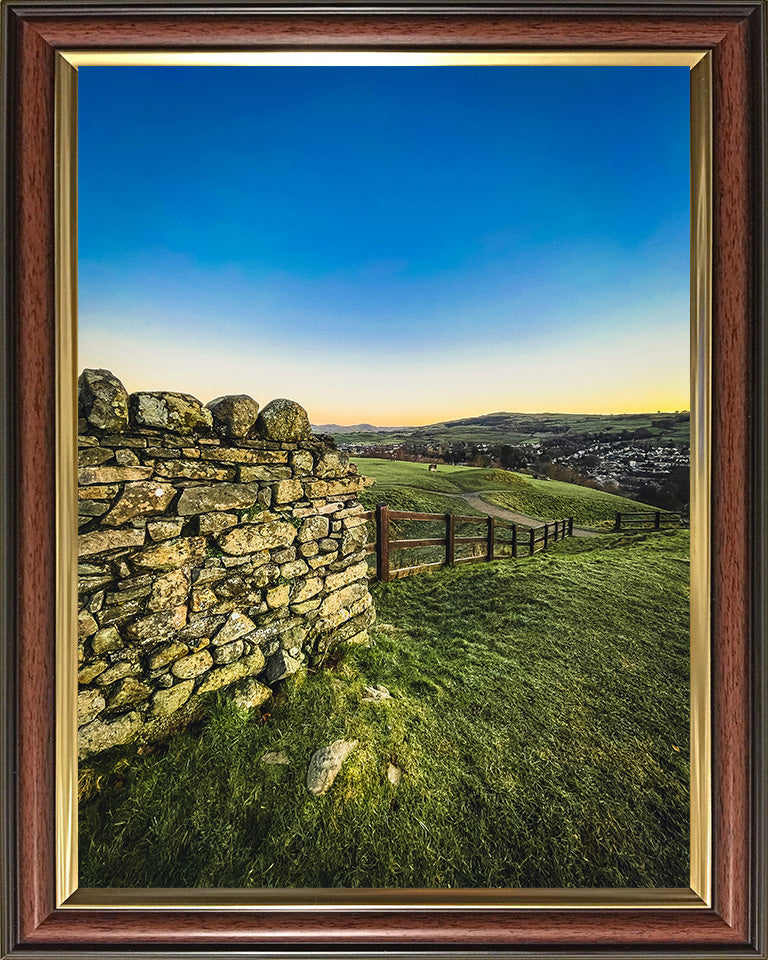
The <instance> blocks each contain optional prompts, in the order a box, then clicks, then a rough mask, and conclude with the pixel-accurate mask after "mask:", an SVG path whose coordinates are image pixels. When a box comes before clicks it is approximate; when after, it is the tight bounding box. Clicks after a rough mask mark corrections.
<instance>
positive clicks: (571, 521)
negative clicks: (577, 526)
mask: <svg viewBox="0 0 768 960" xmlns="http://www.w3.org/2000/svg"><path fill="white" fill-rule="evenodd" d="M568 536H569V537H572V536H573V517H568Z"/></svg>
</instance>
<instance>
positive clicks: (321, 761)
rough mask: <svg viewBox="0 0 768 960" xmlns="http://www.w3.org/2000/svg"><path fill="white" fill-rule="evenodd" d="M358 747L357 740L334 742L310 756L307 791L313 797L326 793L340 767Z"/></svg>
mask: <svg viewBox="0 0 768 960" xmlns="http://www.w3.org/2000/svg"><path fill="white" fill-rule="evenodd" d="M357 745H358V741H357V740H334V741H333V743H331V744H329V745H328V746H327V747H320V749H319V750H315V752H314V753H313V754H312V759H311V760H310V761H309V768H308V769H307V790H309V792H310V793H311V794H312V796H313V797H319V796H322V794H324V793H327V791H328V790H330V788H331V786H332V785H333V781H334V780H335V779H336V774H337V773H338V772H339V770H341V765H342V764H343V763H344V761H345V760H346V759H347V757H348V756H349V755H350V753H352V751H353V750H355V748H356V747H357Z"/></svg>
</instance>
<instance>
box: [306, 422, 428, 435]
mask: <svg viewBox="0 0 768 960" xmlns="http://www.w3.org/2000/svg"><path fill="white" fill-rule="evenodd" d="M312 429H313V431H314V432H315V433H330V434H332V435H334V436H335V435H336V434H346V433H389V432H391V431H392V430H413V429H415V428H414V427H375V426H374V425H373V424H372V423H355V424H352V426H349V427H344V426H341V424H338V423H313V424H312Z"/></svg>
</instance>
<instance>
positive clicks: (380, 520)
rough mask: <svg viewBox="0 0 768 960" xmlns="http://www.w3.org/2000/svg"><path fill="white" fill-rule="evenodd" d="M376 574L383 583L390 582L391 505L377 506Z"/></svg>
mask: <svg viewBox="0 0 768 960" xmlns="http://www.w3.org/2000/svg"><path fill="white" fill-rule="evenodd" d="M376 575H377V577H378V578H379V580H380V581H381V582H382V583H388V582H389V507H388V506H387V505H386V503H380V504H379V505H378V506H377V507H376Z"/></svg>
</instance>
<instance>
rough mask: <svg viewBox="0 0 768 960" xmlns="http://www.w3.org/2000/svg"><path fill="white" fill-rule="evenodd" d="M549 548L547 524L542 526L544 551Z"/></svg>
mask: <svg viewBox="0 0 768 960" xmlns="http://www.w3.org/2000/svg"><path fill="white" fill-rule="evenodd" d="M548 546H549V524H548V523H545V524H544V549H545V550H546V549H547V547H548Z"/></svg>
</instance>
